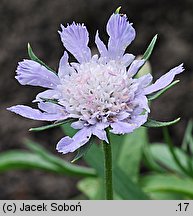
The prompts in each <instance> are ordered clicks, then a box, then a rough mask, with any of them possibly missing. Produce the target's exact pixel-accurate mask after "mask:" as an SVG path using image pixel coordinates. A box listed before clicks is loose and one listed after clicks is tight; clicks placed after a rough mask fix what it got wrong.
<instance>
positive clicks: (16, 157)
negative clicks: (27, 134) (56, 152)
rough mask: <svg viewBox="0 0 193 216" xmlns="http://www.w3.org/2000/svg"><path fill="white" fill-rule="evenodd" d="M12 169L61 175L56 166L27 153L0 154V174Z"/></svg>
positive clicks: (17, 151)
mask: <svg viewBox="0 0 193 216" xmlns="http://www.w3.org/2000/svg"><path fill="white" fill-rule="evenodd" d="M13 169H39V170H44V171H50V172H55V173H61V172H60V169H59V168H58V166H57V165H55V164H53V163H50V162H48V161H46V160H44V159H43V158H42V157H41V156H39V155H36V154H34V153H29V152H27V151H19V150H12V151H7V152H4V153H1V154H0V172H4V171H8V170H13Z"/></svg>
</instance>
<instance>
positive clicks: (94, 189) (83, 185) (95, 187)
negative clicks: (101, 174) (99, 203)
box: [77, 178, 105, 200]
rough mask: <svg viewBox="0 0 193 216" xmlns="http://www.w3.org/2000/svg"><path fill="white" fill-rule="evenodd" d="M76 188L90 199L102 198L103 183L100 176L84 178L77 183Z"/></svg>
mask: <svg viewBox="0 0 193 216" xmlns="http://www.w3.org/2000/svg"><path fill="white" fill-rule="evenodd" d="M77 187H78V189H79V190H80V191H81V192H82V193H84V194H85V195H86V196H87V197H88V198H89V199H91V200H103V199H104V197H105V196H104V184H103V181H102V179H100V178H84V179H83V180H80V181H79V182H78V184H77Z"/></svg>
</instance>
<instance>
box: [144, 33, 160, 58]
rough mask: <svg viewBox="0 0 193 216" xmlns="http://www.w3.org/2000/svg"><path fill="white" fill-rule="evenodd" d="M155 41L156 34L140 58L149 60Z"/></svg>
mask: <svg viewBox="0 0 193 216" xmlns="http://www.w3.org/2000/svg"><path fill="white" fill-rule="evenodd" d="M156 40H157V34H156V35H155V36H154V37H153V39H152V41H151V43H150V44H149V46H148V48H147V49H146V51H145V53H144V55H143V57H142V58H143V59H144V60H145V61H147V60H148V59H149V57H150V56H151V53H152V51H153V48H154V46H155V43H156Z"/></svg>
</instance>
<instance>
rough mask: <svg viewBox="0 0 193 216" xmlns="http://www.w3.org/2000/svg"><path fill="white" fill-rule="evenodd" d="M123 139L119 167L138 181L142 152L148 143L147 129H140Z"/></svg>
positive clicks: (118, 160)
mask: <svg viewBox="0 0 193 216" xmlns="http://www.w3.org/2000/svg"><path fill="white" fill-rule="evenodd" d="M123 137H124V140H123V142H122V143H120V145H119V148H120V149H121V151H120V153H119V156H118V158H117V162H118V166H119V167H120V169H122V171H123V172H124V173H125V174H126V175H128V176H129V177H130V178H131V179H132V180H133V181H137V180H138V176H139V170H140V162H141V159H142V150H143V147H144V145H145V144H147V143H148V138H147V128H144V127H141V128H138V129H136V130H135V131H134V132H133V133H130V134H127V135H124V136H123ZM131 167H132V169H131Z"/></svg>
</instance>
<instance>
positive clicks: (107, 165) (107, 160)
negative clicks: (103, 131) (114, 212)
mask: <svg viewBox="0 0 193 216" xmlns="http://www.w3.org/2000/svg"><path fill="white" fill-rule="evenodd" d="M107 134H108V131H107ZM109 141H110V140H109ZM103 150H104V178H105V191H106V194H105V198H106V200H113V170H112V151H111V144H110V143H106V142H105V141H103Z"/></svg>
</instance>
